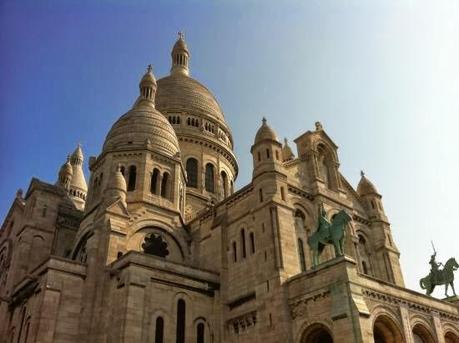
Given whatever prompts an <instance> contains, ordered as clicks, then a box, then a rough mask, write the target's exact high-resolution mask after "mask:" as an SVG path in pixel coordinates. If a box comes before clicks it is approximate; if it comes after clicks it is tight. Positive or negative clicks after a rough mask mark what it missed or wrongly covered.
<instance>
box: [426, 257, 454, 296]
mask: <svg viewBox="0 0 459 343" xmlns="http://www.w3.org/2000/svg"><path fill="white" fill-rule="evenodd" d="M458 268H459V264H457V262H456V259H455V258H454V257H451V258H450V259H449V260H448V261H447V262H446V263H445V267H444V268H443V269H442V270H439V271H438V272H437V273H436V275H432V273H430V274H429V275H427V276H426V277H425V278H422V279H421V280H420V281H419V283H420V286H421V288H422V289H425V290H426V293H427V295H430V294H432V292H433V290H434V288H435V286H439V285H445V295H446V297H448V286H449V285H451V288H452V289H453V293H454V295H455V296H456V291H455V289H454V284H453V281H454V271H456V270H457V269H458Z"/></svg>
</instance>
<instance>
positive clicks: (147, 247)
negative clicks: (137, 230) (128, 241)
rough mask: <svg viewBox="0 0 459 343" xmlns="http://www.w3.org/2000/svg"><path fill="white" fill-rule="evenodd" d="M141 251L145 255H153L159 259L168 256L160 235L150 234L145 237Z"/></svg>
mask: <svg viewBox="0 0 459 343" xmlns="http://www.w3.org/2000/svg"><path fill="white" fill-rule="evenodd" d="M142 249H143V251H144V252H145V253H146V254H150V255H155V256H159V257H166V256H167V255H169V250H168V249H167V242H166V241H165V240H164V239H163V237H162V236H161V235H158V234H154V233H152V234H151V235H149V236H146V237H145V241H144V243H143V244H142Z"/></svg>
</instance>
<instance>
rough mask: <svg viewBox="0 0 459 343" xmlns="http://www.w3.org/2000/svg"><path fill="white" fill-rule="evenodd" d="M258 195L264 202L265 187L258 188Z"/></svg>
mask: <svg viewBox="0 0 459 343" xmlns="http://www.w3.org/2000/svg"><path fill="white" fill-rule="evenodd" d="M258 197H259V198H260V202H263V189H261V188H260V189H259V190H258Z"/></svg>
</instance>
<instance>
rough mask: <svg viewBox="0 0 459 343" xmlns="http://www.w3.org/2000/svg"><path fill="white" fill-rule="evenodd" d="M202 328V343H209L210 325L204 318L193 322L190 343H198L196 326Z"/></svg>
mask: <svg viewBox="0 0 459 343" xmlns="http://www.w3.org/2000/svg"><path fill="white" fill-rule="evenodd" d="M199 325H203V326H204V342H211V336H212V331H211V330H212V328H211V326H210V323H209V322H208V321H207V320H206V318H205V317H202V316H200V317H197V318H195V319H194V320H193V340H192V342H198V326H199Z"/></svg>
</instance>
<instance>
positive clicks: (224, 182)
mask: <svg viewBox="0 0 459 343" xmlns="http://www.w3.org/2000/svg"><path fill="white" fill-rule="evenodd" d="M221 177H222V187H223V197H224V198H226V197H227V196H228V176H227V175H226V173H225V172H224V171H222V172H221Z"/></svg>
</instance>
